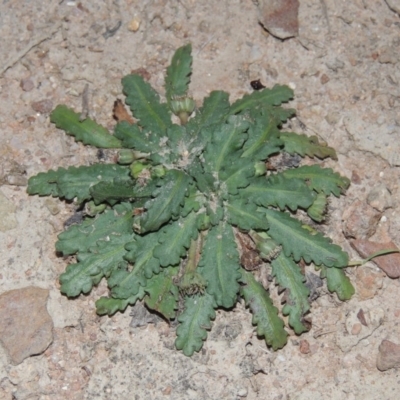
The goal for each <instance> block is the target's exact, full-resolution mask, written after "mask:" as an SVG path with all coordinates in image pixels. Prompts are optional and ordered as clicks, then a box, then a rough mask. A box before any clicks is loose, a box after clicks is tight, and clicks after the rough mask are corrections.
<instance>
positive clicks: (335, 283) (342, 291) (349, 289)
mask: <svg viewBox="0 0 400 400" xmlns="http://www.w3.org/2000/svg"><path fill="white" fill-rule="evenodd" d="M320 275H321V278H326V281H327V284H328V289H329V291H330V292H335V293H336V294H337V296H338V298H339V299H340V300H342V301H345V300H350V299H351V297H352V296H353V294H354V293H355V289H354V286H353V285H352V284H351V282H350V279H349V277H348V276H347V275H346V274H345V272H344V271H343V270H342V269H339V268H326V267H324V266H322V268H321V274H320Z"/></svg>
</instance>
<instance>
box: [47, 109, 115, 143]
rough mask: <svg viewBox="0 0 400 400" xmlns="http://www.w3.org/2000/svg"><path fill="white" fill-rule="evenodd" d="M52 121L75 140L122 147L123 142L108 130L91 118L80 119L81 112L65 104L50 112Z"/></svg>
mask: <svg viewBox="0 0 400 400" xmlns="http://www.w3.org/2000/svg"><path fill="white" fill-rule="evenodd" d="M50 121H51V122H53V123H54V124H55V125H56V127H57V128H58V129H62V130H63V131H65V132H66V133H67V134H68V135H71V136H74V138H75V140H77V141H80V142H82V143H83V144H87V145H91V146H95V147H98V148H103V149H117V148H121V147H122V142H121V141H120V140H119V139H118V138H116V137H115V136H113V135H110V133H109V132H108V130H107V129H106V128H104V127H103V126H101V125H99V124H97V123H96V122H94V121H93V120H92V119H90V118H86V119H85V120H83V121H81V120H80V114H78V113H76V112H74V111H73V110H71V109H70V108H68V107H67V106H65V105H59V106H57V107H56V108H55V109H54V110H53V111H52V113H51V114H50Z"/></svg>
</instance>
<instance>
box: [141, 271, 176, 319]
mask: <svg viewBox="0 0 400 400" xmlns="http://www.w3.org/2000/svg"><path fill="white" fill-rule="evenodd" d="M177 273H178V268H176V267H169V268H163V269H162V270H161V272H160V273H159V274H157V275H154V276H153V278H152V279H151V280H149V281H148V282H147V285H146V288H145V290H146V293H147V296H146V297H145V299H144V301H145V303H146V305H147V307H149V308H151V309H152V310H154V311H157V312H158V313H160V314H161V315H162V316H163V317H164V318H166V319H168V320H171V319H174V318H175V314H176V310H177V308H178V300H179V291H178V287H177V286H176V285H175V284H174V278H175V277H176V276H177Z"/></svg>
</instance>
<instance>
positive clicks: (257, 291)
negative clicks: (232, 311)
mask: <svg viewBox="0 0 400 400" xmlns="http://www.w3.org/2000/svg"><path fill="white" fill-rule="evenodd" d="M241 281H242V283H243V286H242V288H241V294H242V296H243V297H244V299H245V301H246V305H247V306H248V307H249V308H250V310H251V312H252V314H253V321H252V322H253V325H257V335H258V336H264V338H265V342H266V343H267V345H268V346H271V347H272V348H273V349H274V350H278V349H281V348H282V347H283V346H284V345H285V344H286V342H287V336H288V334H287V332H286V331H285V329H284V323H283V321H282V320H281V319H280V318H279V316H278V309H277V308H276V307H274V305H273V304H272V301H271V298H270V297H269V295H268V292H267V291H266V290H265V289H264V287H263V286H262V285H261V284H260V283H259V282H257V281H256V280H255V278H254V276H253V274H251V273H250V272H247V271H244V270H242V278H241Z"/></svg>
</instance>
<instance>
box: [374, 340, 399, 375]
mask: <svg viewBox="0 0 400 400" xmlns="http://www.w3.org/2000/svg"><path fill="white" fill-rule="evenodd" d="M376 367H377V368H378V369H379V371H387V370H388V369H391V368H399V367H400V346H399V345H398V344H396V343H393V342H391V341H390V340H382V342H381V344H380V346H379V353H378V358H377V360H376Z"/></svg>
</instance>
